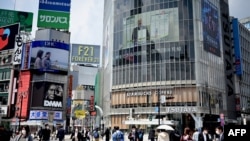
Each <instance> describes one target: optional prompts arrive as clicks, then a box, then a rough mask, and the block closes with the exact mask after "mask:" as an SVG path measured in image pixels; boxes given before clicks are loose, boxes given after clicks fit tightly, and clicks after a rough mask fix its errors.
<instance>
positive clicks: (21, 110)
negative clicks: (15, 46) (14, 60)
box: [16, 71, 31, 119]
mask: <svg viewBox="0 0 250 141" xmlns="http://www.w3.org/2000/svg"><path fill="white" fill-rule="evenodd" d="M30 79H31V77H30V71H21V72H20V75H19V83H18V91H17V103H16V107H18V110H17V112H16V115H17V116H18V117H19V118H24V119H27V118H28V111H29V107H28V105H29V99H30V92H29V87H30Z"/></svg>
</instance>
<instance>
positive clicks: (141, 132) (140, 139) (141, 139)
mask: <svg viewBox="0 0 250 141" xmlns="http://www.w3.org/2000/svg"><path fill="white" fill-rule="evenodd" d="M143 136H144V132H143V129H142V128H140V129H139V130H138V140H139V141H143Z"/></svg>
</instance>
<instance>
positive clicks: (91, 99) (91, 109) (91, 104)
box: [89, 96, 95, 111]
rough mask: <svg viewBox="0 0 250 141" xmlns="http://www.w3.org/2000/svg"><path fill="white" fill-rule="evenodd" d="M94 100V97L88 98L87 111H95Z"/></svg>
mask: <svg viewBox="0 0 250 141" xmlns="http://www.w3.org/2000/svg"><path fill="white" fill-rule="evenodd" d="M94 100H95V98H94V96H91V97H90V103H89V107H90V108H89V111H95V103H94Z"/></svg>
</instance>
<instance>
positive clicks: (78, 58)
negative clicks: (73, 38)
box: [71, 44, 100, 64]
mask: <svg viewBox="0 0 250 141" xmlns="http://www.w3.org/2000/svg"><path fill="white" fill-rule="evenodd" d="M71 62H72V63H78V64H85V63H87V64H99V63H100V46H99V45H84V44H72V51H71Z"/></svg>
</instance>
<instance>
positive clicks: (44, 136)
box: [41, 124, 51, 141]
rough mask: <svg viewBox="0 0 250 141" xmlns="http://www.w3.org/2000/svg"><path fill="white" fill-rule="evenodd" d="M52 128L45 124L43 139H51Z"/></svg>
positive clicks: (43, 140)
mask: <svg viewBox="0 0 250 141" xmlns="http://www.w3.org/2000/svg"><path fill="white" fill-rule="evenodd" d="M50 134H51V130H50V128H49V124H45V129H43V130H42V137H41V139H42V141H50Z"/></svg>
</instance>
